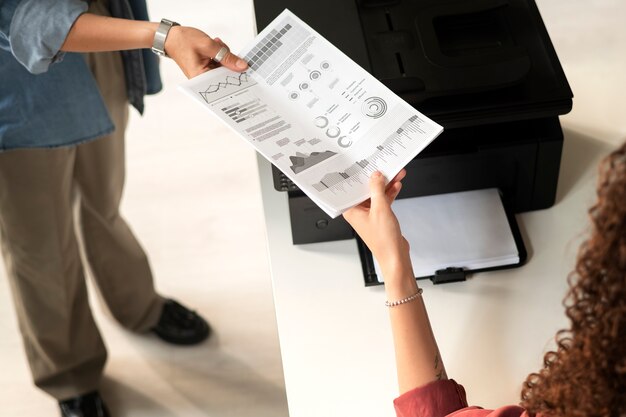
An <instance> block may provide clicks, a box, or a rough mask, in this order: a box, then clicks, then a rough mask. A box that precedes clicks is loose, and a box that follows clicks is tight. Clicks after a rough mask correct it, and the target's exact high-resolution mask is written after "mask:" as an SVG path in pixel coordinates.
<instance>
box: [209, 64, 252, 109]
mask: <svg viewBox="0 0 626 417" xmlns="http://www.w3.org/2000/svg"><path fill="white" fill-rule="evenodd" d="M253 85H256V82H254V81H253V80H252V78H250V75H249V74H248V73H246V72H242V73H239V74H235V75H232V74H228V75H226V76H225V77H224V78H223V79H222V80H219V81H217V82H213V83H212V84H209V85H207V86H206V87H205V88H204V89H203V90H202V91H198V94H199V95H200V97H202V99H203V100H204V101H205V103H207V104H211V103H213V102H214V101H216V100H219V99H221V98H224V97H226V96H228V95H230V94H233V93H235V92H239V91H242V90H244V89H246V88H249V87H252V86H253Z"/></svg>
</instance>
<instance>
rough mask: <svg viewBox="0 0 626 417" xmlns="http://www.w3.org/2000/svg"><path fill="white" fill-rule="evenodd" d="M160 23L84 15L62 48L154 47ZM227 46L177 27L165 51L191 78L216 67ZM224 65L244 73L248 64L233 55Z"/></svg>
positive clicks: (167, 42)
mask: <svg viewBox="0 0 626 417" xmlns="http://www.w3.org/2000/svg"><path fill="white" fill-rule="evenodd" d="M158 26H159V24H158V23H154V22H143V21H136V20H128V19H118V18H113V17H108V16H98V15H95V14H92V13H84V14H82V15H80V16H79V17H78V19H76V22H75V23H74V25H73V26H72V28H71V30H70V31H69V33H68V35H67V38H66V39H65V42H64V43H63V45H62V46H61V50H62V51H66V52H102V51H121V50H126V49H140V48H151V47H152V42H153V40H154V34H155V32H156V30H157V28H158ZM223 46H226V45H225V44H224V43H223V42H222V41H221V40H220V39H219V38H215V39H212V38H211V37H210V36H208V35H207V34H205V33H204V32H202V31H200V30H198V29H195V28H192V27H186V26H174V27H172V28H171V29H170V32H169V34H168V36H167V40H166V41H165V52H166V53H167V54H168V55H169V56H170V57H171V58H172V59H173V60H174V61H176V63H177V64H178V66H179V67H180V68H181V70H182V71H183V72H184V73H185V75H186V76H187V77H189V78H191V77H195V76H196V75H198V74H201V73H203V72H205V71H208V70H210V69H212V68H215V67H216V64H215V63H214V62H213V61H212V60H211V58H213V57H214V56H215V55H216V54H217V53H218V51H219V50H220V48H222V47H223ZM220 64H221V65H223V66H225V67H227V68H229V69H232V70H234V71H243V70H245V69H246V68H247V64H246V63H245V62H244V61H243V60H242V59H240V58H238V57H237V56H236V55H234V54H232V53H230V52H229V53H228V54H226V56H225V57H224V58H223V59H222V61H221V63H220Z"/></svg>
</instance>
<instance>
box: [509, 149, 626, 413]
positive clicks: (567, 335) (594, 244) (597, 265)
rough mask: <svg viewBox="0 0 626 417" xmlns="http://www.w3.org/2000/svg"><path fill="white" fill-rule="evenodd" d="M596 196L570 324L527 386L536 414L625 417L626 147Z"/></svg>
mask: <svg viewBox="0 0 626 417" xmlns="http://www.w3.org/2000/svg"><path fill="white" fill-rule="evenodd" d="M597 194H598V201H597V203H596V204H595V205H594V206H593V207H591V209H590V210H589V215H590V217H591V221H592V231H591V236H590V237H589V238H588V240H586V241H585V242H584V243H583V244H582V246H581V247H580V249H579V253H578V258H577V262H576V268H575V270H574V271H573V272H572V273H571V274H570V275H569V277H568V282H569V287H570V288H569V291H568V293H567V295H566V297H565V299H564V301H563V304H564V306H565V314H566V315H567V317H568V318H569V319H570V321H571V327H570V328H569V329H564V330H560V331H559V332H558V333H557V335H556V338H555V339H556V344H557V349H556V351H552V352H548V353H547V354H546V355H545V356H544V368H543V369H542V370H541V371H539V373H533V374H530V375H529V376H528V378H527V379H526V382H525V383H524V386H523V388H522V401H521V405H522V406H523V407H524V408H526V409H527V410H528V413H529V414H530V415H531V416H534V415H536V414H537V413H540V414H541V415H543V416H555V417H565V416H568V417H570V416H571V417H578V416H580V417H583V416H584V417H595V416H605V417H607V416H611V417H613V416H615V417H618V416H621V417H624V416H626V143H624V144H623V145H622V146H621V147H620V148H619V149H617V150H616V151H614V152H613V153H611V154H610V155H609V156H608V157H606V158H605V159H604V160H603V161H602V163H601V165H600V175H599V180H598V189H597Z"/></svg>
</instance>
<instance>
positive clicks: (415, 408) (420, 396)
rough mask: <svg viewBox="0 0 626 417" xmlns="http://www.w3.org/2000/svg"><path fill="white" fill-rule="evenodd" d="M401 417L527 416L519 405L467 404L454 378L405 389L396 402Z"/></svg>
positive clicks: (463, 391)
mask: <svg viewBox="0 0 626 417" xmlns="http://www.w3.org/2000/svg"><path fill="white" fill-rule="evenodd" d="M393 404H394V407H395V409H396V415H397V416H398V417H528V416H527V414H526V413H525V412H524V409H523V408H521V407H518V406H506V407H501V408H498V409H496V410H485V409H482V408H480V407H468V406H467V397H466V395H465V389H464V388H463V386H462V385H459V384H457V383H456V382H455V381H454V380H453V379H447V380H442V381H434V382H431V383H429V384H426V385H424V386H421V387H418V388H415V389H413V390H411V391H408V392H405V393H404V394H402V395H401V396H399V397H398V398H396V399H395V400H394V402H393Z"/></svg>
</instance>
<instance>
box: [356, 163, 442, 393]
mask: <svg viewBox="0 0 626 417" xmlns="http://www.w3.org/2000/svg"><path fill="white" fill-rule="evenodd" d="M405 175H406V173H405V171H404V170H403V171H401V172H400V173H399V174H398V175H397V176H396V178H394V179H393V180H392V181H391V182H390V183H389V185H388V186H387V189H386V190H385V179H384V178H383V176H382V175H381V174H380V173H374V174H373V175H372V178H371V180H370V190H371V199H370V200H369V201H367V202H365V203H363V204H361V205H359V206H356V207H353V208H352V209H350V210H348V211H347V212H346V213H344V217H345V219H346V220H347V221H348V222H349V223H350V225H351V226H352V227H353V228H354V229H355V230H356V232H357V233H358V234H359V236H360V237H361V238H362V239H363V241H364V242H365V243H366V244H367V246H368V247H369V248H370V250H371V251H372V254H373V255H374V257H376V259H377V260H378V262H379V264H380V266H381V269H382V273H383V276H384V277H385V292H386V294H387V299H388V300H389V301H396V300H402V299H404V298H406V297H409V296H412V295H414V294H416V293H417V292H418V286H417V282H416V281H415V277H414V275H413V268H412V266H411V259H410V256H409V245H408V242H407V241H406V239H404V237H403V236H402V233H401V231H400V225H399V224H398V220H397V218H396V216H395V215H394V213H393V211H392V210H391V203H392V202H393V200H394V199H395V198H396V196H397V195H398V193H399V192H400V188H401V187H402V184H401V183H400V181H401V180H402V178H404V176H405ZM389 317H390V320H391V330H392V333H393V340H394V347H395V351H396V365H397V368H398V385H399V388H400V393H401V394H403V393H405V392H407V391H410V390H412V389H414V388H417V387H419V386H422V385H425V384H427V383H429V382H432V381H436V380H440V379H447V375H446V371H445V368H444V365H443V361H442V360H441V355H440V354H439V348H438V347H437V342H436V341H435V336H434V334H433V331H432V328H431V326H430V320H429V319H428V314H427V312H426V307H425V306H424V302H423V300H422V297H421V296H419V297H417V298H416V299H414V300H413V301H410V302H407V303H404V304H401V305H398V306H395V307H390V308H389Z"/></svg>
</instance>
